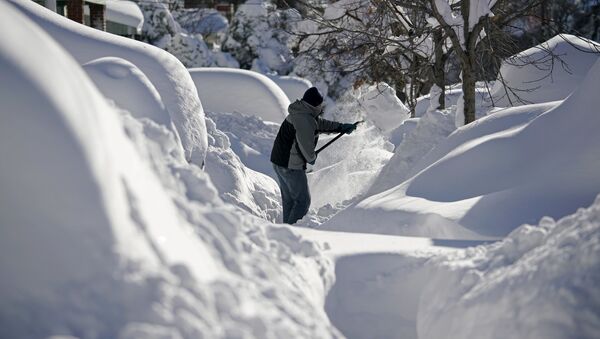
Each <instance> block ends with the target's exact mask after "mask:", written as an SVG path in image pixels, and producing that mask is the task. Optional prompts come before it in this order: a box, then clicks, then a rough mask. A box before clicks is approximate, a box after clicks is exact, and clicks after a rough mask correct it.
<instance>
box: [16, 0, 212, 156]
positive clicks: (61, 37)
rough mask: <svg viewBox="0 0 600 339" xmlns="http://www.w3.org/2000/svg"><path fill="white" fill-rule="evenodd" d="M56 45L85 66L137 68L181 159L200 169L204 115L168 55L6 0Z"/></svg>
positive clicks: (186, 77) (192, 88) (26, 3)
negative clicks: (121, 62) (104, 62)
mask: <svg viewBox="0 0 600 339" xmlns="http://www.w3.org/2000/svg"><path fill="white" fill-rule="evenodd" d="M11 4H12V5H14V6H15V7H16V8H17V9H19V11H21V12H22V13H24V14H25V15H26V16H27V17H28V18H29V19H30V20H33V21H34V22H35V23H36V24H38V25H40V26H41V27H42V28H43V29H44V31H46V32H47V33H48V34H49V35H51V36H52V37H53V38H54V39H55V40H56V41H58V43H60V45H61V46H62V47H63V48H65V49H66V50H68V51H69V53H71V55H73V57H75V59H76V60H77V61H78V62H79V63H80V64H85V63H87V62H90V61H92V60H96V59H98V58H101V57H119V58H122V59H125V60H127V61H129V62H131V63H132V64H134V65H135V66H137V67H138V68H139V69H140V70H142V72H144V74H146V76H147V77H148V78H149V79H150V81H152V83H153V84H154V86H155V87H156V89H157V90H158V92H159V94H160V96H161V100H162V101H163V103H164V105H165V108H166V109H167V111H168V112H169V114H170V116H171V120H172V121H173V123H174V124H175V126H176V127H177V131H178V133H179V136H180V137H181V142H182V144H183V148H184V149H185V151H186V159H187V160H188V161H192V162H194V163H195V164H198V165H202V163H203V161H204V156H205V154H206V148H207V147H208V144H207V143H208V141H207V136H206V126H205V124H204V111H203V109H202V105H201V103H200V100H199V98H198V94H197V92H196V88H195V86H194V83H193V81H192V80H191V78H190V76H189V73H188V72H187V70H186V69H185V67H184V66H183V65H182V64H181V62H179V60H177V58H175V57H174V56H173V55H171V54H169V53H167V52H165V51H163V50H161V49H159V48H156V47H153V46H150V45H148V44H144V43H142V42H138V41H135V40H131V39H127V38H123V37H120V36H117V35H113V34H110V33H105V32H102V31H99V30H97V29H93V28H91V27H87V26H83V25H80V24H77V23H76V22H74V21H71V20H69V19H67V18H65V17H62V16H60V15H58V14H56V13H54V12H52V11H49V10H47V9H46V8H44V7H42V6H40V5H38V4H36V3H34V2H31V1H17V0H11Z"/></svg>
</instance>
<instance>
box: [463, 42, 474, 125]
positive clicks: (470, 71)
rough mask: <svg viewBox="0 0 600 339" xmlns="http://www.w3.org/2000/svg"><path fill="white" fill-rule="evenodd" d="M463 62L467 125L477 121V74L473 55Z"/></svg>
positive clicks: (468, 55)
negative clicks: (472, 59) (472, 61)
mask: <svg viewBox="0 0 600 339" xmlns="http://www.w3.org/2000/svg"><path fill="white" fill-rule="evenodd" d="M467 57H468V58H467V60H461V61H462V90H463V100H464V108H463V109H464V114H465V125H466V124H469V123H471V122H473V121H475V74H474V68H473V66H472V63H471V60H469V59H471V55H470V54H467Z"/></svg>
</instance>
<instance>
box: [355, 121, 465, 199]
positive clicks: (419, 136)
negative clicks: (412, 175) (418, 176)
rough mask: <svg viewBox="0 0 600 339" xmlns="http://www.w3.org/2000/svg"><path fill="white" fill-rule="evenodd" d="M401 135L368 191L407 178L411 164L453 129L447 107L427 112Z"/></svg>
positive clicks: (380, 189) (392, 185)
mask: <svg viewBox="0 0 600 339" xmlns="http://www.w3.org/2000/svg"><path fill="white" fill-rule="evenodd" d="M408 128H409V129H410V131H409V132H408V133H407V134H406V135H405V136H404V137H403V138H402V142H401V143H400V145H398V147H396V149H395V150H394V155H393V156H392V158H391V159H390V161H389V162H387V163H386V164H385V166H384V167H383V168H382V169H381V173H380V174H379V175H378V176H377V178H375V180H374V181H373V184H372V185H371V187H370V188H369V191H368V192H367V195H373V194H376V193H380V192H383V191H385V190H387V189H388V188H391V187H394V186H396V185H399V184H400V183H402V182H403V181H404V180H406V179H408V178H409V172H410V170H411V169H412V167H413V166H414V165H415V163H417V162H418V161H419V160H420V159H421V158H422V157H424V156H425V155H426V154H427V153H428V152H429V151H431V150H432V149H434V148H435V147H436V146H437V145H438V144H440V143H442V142H443V141H444V140H445V139H446V137H447V136H448V135H450V133H452V132H453V131H454V129H455V127H454V116H453V114H452V113H450V112H449V110H446V111H433V112H429V113H426V114H425V115H424V116H423V117H422V118H420V119H419V120H418V121H417V122H416V126H415V127H413V128H410V127H408Z"/></svg>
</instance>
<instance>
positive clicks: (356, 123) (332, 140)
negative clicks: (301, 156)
mask: <svg viewBox="0 0 600 339" xmlns="http://www.w3.org/2000/svg"><path fill="white" fill-rule="evenodd" d="M363 122H365V121H364V120H361V121H357V122H355V123H354V125H357V126H358V124H360V123H363ZM344 134H346V132H340V134H338V135H336V136H335V138H333V139H331V140H329V142H327V143H326V144H325V145H323V146H322V147H321V148H319V149H318V150H316V151H315V153H316V154H319V152H321V151H322V150H324V149H325V148H326V147H327V146H329V145H331V144H333V143H334V142H335V141H336V140H337V139H339V138H341V137H342V135H344ZM309 165H310V164H309ZM312 172H313V169H312V165H310V166H309V167H308V170H307V171H306V173H307V174H311V173H312Z"/></svg>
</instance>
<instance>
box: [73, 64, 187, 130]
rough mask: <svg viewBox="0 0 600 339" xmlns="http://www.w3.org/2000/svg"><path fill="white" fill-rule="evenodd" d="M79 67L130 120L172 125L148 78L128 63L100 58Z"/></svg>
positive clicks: (158, 95)
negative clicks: (130, 115) (143, 119)
mask: <svg viewBox="0 0 600 339" xmlns="http://www.w3.org/2000/svg"><path fill="white" fill-rule="evenodd" d="M83 68H84V70H85V71H86V72H87V73H88V75H89V76H90V78H91V79H92V81H94V83H95V84H96V86H97V87H98V89H99V90H100V91H101V92H102V93H103V94H104V96H105V97H106V98H108V99H109V100H113V101H114V102H115V104H116V105H117V106H119V107H120V108H122V109H125V110H127V111H129V112H130V113H131V114H132V115H133V116H134V117H136V118H138V119H142V118H148V119H151V120H153V121H154V122H156V123H157V124H159V125H164V126H169V125H172V122H171V117H170V116H169V112H167V110H166V109H165V107H164V104H163V102H162V100H161V97H160V94H159V93H158V91H157V90H156V88H155V87H154V85H153V84H152V82H151V81H150V79H148V77H147V76H146V75H145V74H144V73H143V72H142V71H141V70H140V69H139V68H137V67H136V66H135V65H134V64H132V63H131V62H129V61H127V60H125V59H121V58H115V57H104V58H100V59H97V60H93V61H90V62H88V63H86V64H84V65H83ZM174 132H176V130H174Z"/></svg>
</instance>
